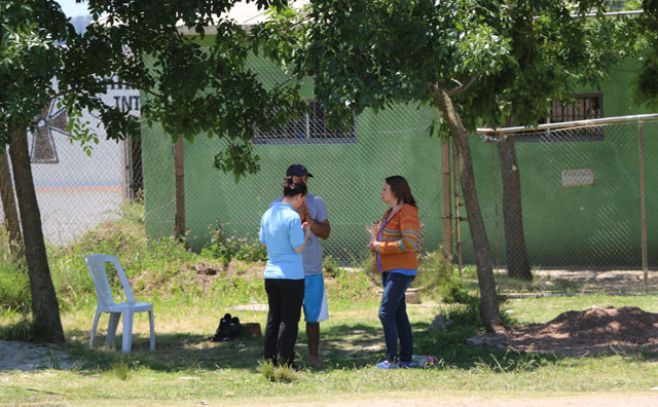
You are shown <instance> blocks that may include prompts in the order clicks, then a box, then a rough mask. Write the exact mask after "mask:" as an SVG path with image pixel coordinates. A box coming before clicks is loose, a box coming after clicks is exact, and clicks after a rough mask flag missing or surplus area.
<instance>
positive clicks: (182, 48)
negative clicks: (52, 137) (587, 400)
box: [0, 0, 303, 177]
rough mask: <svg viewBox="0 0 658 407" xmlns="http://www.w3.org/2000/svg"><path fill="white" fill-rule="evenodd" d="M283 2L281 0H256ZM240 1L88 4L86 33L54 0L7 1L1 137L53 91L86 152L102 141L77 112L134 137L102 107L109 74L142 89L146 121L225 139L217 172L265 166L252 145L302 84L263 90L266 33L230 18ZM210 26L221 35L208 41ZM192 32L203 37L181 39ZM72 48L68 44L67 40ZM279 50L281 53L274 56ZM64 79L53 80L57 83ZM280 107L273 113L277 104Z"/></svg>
mask: <svg viewBox="0 0 658 407" xmlns="http://www.w3.org/2000/svg"><path fill="white" fill-rule="evenodd" d="M250 2H252V3H255V4H256V6H257V8H259V9H266V8H270V7H275V8H280V9H281V10H283V9H282V7H283V6H285V5H286V4H287V2H286V1H282V0H256V1H250ZM235 3H236V1H235V0H192V1H190V0H187V1H172V2H162V1H156V0H140V1H132V2H127V1H124V0H89V1H88V5H89V8H90V10H91V12H92V15H93V16H94V21H93V22H92V24H91V25H90V26H89V27H88V30H87V31H86V32H85V33H84V34H82V35H80V34H76V33H75V30H74V29H73V27H72V26H71V25H70V24H68V22H67V19H66V17H65V16H64V14H63V13H62V12H61V9H60V7H59V5H58V3H57V2H56V1H54V0H20V1H19V0H7V1H3V2H2V3H0V41H2V42H1V43H0V141H2V140H8V135H9V128H11V127H13V128H25V127H29V126H30V125H31V124H32V122H33V120H34V117H35V116H36V114H37V113H38V112H39V111H40V110H41V109H42V107H43V106H44V105H45V104H47V103H48V102H49V101H50V100H51V99H52V98H53V97H55V96H56V95H59V96H61V101H62V103H63V104H64V105H65V106H66V108H67V111H68V112H69V117H71V118H73V120H72V124H71V126H70V127H71V128H70V129H69V130H70V131H71V132H72V134H73V139H72V140H73V141H77V142H79V143H80V144H81V145H82V146H83V148H84V149H85V152H87V153H90V152H91V146H92V145H93V143H94V142H98V136H97V135H95V134H94V130H95V129H91V128H89V124H88V123H83V122H81V120H80V117H81V114H80V112H82V111H84V110H89V111H93V112H95V114H96V115H97V116H98V117H99V118H100V120H101V122H102V124H103V125H104V127H105V130H106V133H107V137H108V138H110V139H115V140H120V139H123V138H125V137H127V136H128V135H129V134H135V133H136V131H137V129H138V123H137V121H136V120H135V118H133V117H131V116H129V115H127V113H123V112H121V111H119V110H118V109H116V108H113V107H110V106H106V105H105V104H103V102H102V100H101V98H100V95H101V94H102V93H104V92H105V88H106V86H107V84H108V83H109V82H110V81H111V79H109V78H113V77H114V78H116V77H118V78H120V80H121V81H122V82H123V83H125V84H129V85H130V86H132V87H133V88H136V89H140V90H141V91H142V92H143V94H144V95H145V97H144V98H142V99H143V101H142V119H143V120H145V121H146V122H153V121H159V122H161V123H162V124H163V126H164V128H165V130H166V131H167V132H168V133H169V134H171V135H172V138H174V139H176V138H178V137H181V136H182V137H186V138H188V139H192V138H193V137H194V136H195V135H197V134H200V133H206V134H208V135H209V136H211V137H218V138H227V139H228V140H229V141H230V142H229V147H228V148H227V150H226V151H224V152H222V153H220V154H218V156H217V159H216V166H217V168H219V169H221V170H223V171H233V172H234V173H235V174H236V177H239V176H241V175H244V174H247V173H253V172H255V171H257V170H258V165H257V160H258V158H257V156H256V155H255V154H254V153H253V147H252V146H251V144H250V141H251V138H252V137H253V135H254V130H255V128H257V127H258V128H262V129H268V128H271V127H273V126H278V125H280V124H282V123H285V121H287V120H288V119H289V118H290V117H293V116H294V115H297V114H299V112H300V111H301V109H302V107H303V106H302V103H301V102H300V100H299V92H298V84H297V83H295V82H290V81H287V82H285V83H280V84H278V85H277V86H275V87H274V88H271V89H266V88H265V87H264V86H263V85H262V84H261V82H260V81H259V79H258V77H257V76H256V74H255V73H254V72H252V71H251V70H250V69H249V67H248V63H247V62H248V59H249V58H250V57H251V55H252V54H251V53H250V51H251V50H259V49H261V44H262V43H263V37H262V36H259V35H258V34H259V33H258V31H254V32H248V31H246V30H245V29H244V28H243V27H240V26H238V25H237V24H236V23H235V22H233V21H232V20H230V19H229V18H228V15H227V12H228V11H229V10H230V9H231V8H232V7H233V6H234V5H235ZM209 26H213V29H212V30H213V31H215V32H216V34H215V37H214V41H206V40H204V37H205V36H206V34H207V31H209ZM183 29H186V30H188V31H187V32H189V31H193V32H196V33H197V34H199V36H198V37H194V36H189V35H183V34H182V33H181V30H183ZM62 42H63V43H65V45H63V43H62ZM271 55H274V54H271ZM53 80H55V82H56V83H57V86H56V87H53V86H52V81H53ZM273 106H276V110H275V109H273V108H272V107H273Z"/></svg>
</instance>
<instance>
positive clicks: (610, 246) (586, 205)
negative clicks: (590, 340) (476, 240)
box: [474, 115, 658, 287]
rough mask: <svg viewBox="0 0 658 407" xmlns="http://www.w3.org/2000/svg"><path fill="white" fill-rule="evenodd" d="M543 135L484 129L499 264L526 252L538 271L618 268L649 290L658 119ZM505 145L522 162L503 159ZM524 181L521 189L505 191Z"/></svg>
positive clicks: (656, 254) (656, 248)
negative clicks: (647, 282)
mask: <svg viewBox="0 0 658 407" xmlns="http://www.w3.org/2000/svg"><path fill="white" fill-rule="evenodd" d="M540 128H541V130H534V131H533V130H529V129H527V128H520V127H516V128H506V129H497V131H493V129H481V131H480V135H481V140H482V141H483V142H482V143H478V145H474V148H475V150H476V151H478V152H479V153H480V154H479V156H478V157H479V158H480V159H482V160H484V161H486V163H484V162H481V163H480V165H484V166H488V167H490V169H491V176H490V177H488V180H489V182H490V183H491V187H490V188H487V187H485V188H482V191H481V192H482V193H481V195H480V199H481V202H487V201H489V199H490V201H489V202H491V204H489V205H487V204H486V203H485V204H484V205H483V208H484V209H483V210H484V212H485V219H486V222H487V231H488V233H489V238H490V241H491V246H492V249H493V253H494V257H495V259H494V260H495V263H496V264H497V265H498V266H499V267H503V268H504V267H506V266H508V265H510V264H512V263H515V262H517V263H518V262H519V261H521V262H523V260H525V259H524V253H527V261H528V262H529V264H530V266H531V267H533V268H534V269H535V270H536V271H541V270H553V271H558V273H557V274H555V275H559V271H560V270H574V269H577V270H589V271H597V270H598V271H600V270H607V271H611V270H612V271H616V273H617V275H618V276H619V277H620V278H621V277H624V276H626V277H628V278H629V279H631V280H639V281H636V283H637V286H638V287H641V286H642V285H643V280H644V279H645V278H647V279H650V278H651V273H648V271H649V270H650V269H652V268H653V269H655V268H656V265H658V217H656V216H655V214H656V210H657V209H658V193H657V192H656V191H658V176H657V174H658V163H657V162H656V161H655V160H653V159H652V157H655V156H656V154H658V137H657V136H658V122H657V121H656V115H643V116H630V117H625V118H624V117H622V118H610V119H595V120H589V121H574V122H571V123H556V124H553V125H550V124H549V125H542V126H540ZM505 143H508V147H507V148H508V149H509V148H511V149H513V150H514V152H515V154H516V161H513V160H510V157H509V155H508V156H505V155H504V154H503V152H502V151H503V150H504V149H505V147H504V146H503V145H504V144H505ZM505 166H507V167H508V168H509V169H511V171H501V170H502V169H504V168H505ZM519 175H520V176H519ZM515 176H518V181H519V184H518V186H517V189H515V188H511V189H507V188H505V185H504V184H505V182H507V183H508V186H509V184H514V183H515V180H514V178H515ZM485 177H486V176H485ZM504 177H508V179H505V178H504ZM503 191H504V192H505V193H503ZM506 205H507V208H508V211H507V212H506V211H505V206H506ZM519 208H520V209H519ZM510 209H511V210H510ZM519 211H520V212H519ZM506 222H509V223H507V224H506ZM515 222H516V223H515ZM519 222H520V223H519ZM519 225H522V227H521V228H520V227H519ZM519 241H520V242H521V244H524V245H525V250H524V248H523V246H522V245H521V246H520V245H519V243H518V242H519ZM508 247H509V253H507V248H508ZM637 271H643V272H637ZM627 272H629V273H627ZM613 274H614V273H613ZM609 275H610V276H612V274H609ZM591 277H592V278H594V277H595V274H592V276H591ZM649 283H650V282H649Z"/></svg>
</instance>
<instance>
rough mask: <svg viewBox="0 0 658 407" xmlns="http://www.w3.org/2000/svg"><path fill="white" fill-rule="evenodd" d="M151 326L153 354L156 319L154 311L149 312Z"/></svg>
mask: <svg viewBox="0 0 658 407" xmlns="http://www.w3.org/2000/svg"><path fill="white" fill-rule="evenodd" d="M149 326H150V329H151V338H150V340H149V345H150V349H151V352H153V351H155V318H154V317H153V310H151V311H149Z"/></svg>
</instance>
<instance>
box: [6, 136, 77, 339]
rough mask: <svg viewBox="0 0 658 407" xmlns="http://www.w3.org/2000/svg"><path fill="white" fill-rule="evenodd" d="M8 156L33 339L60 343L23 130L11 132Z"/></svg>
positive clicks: (56, 303)
mask: <svg viewBox="0 0 658 407" xmlns="http://www.w3.org/2000/svg"><path fill="white" fill-rule="evenodd" d="M10 137H11V138H10V145H9V147H10V148H9V154H10V156H11V164H12V169H13V170H14V180H15V184H16V196H17V197H18V207H19V209H20V214H21V224H22V226H23V241H24V243H25V260H26V261H27V269H28V277H29V280H30V292H31V294H32V328H33V330H32V331H33V334H34V336H35V337H36V338H37V339H39V340H43V341H46V342H52V343H63V342H64V341H65V338H64V330H63V329H62V321H61V319H60V317H59V304H58V302H57V295H56V293H55V287H54V286H53V281H52V278H51V276H50V268H49V266H48V256H47V254H46V244H45V242H44V240H43V231H42V229H41V214H40V213H39V205H38V203H37V195H36V192H35V190H34V180H33V179H32V167H31V166H30V157H29V154H28V149H27V133H26V131H25V130H22V129H21V130H16V129H12V131H11V133H10Z"/></svg>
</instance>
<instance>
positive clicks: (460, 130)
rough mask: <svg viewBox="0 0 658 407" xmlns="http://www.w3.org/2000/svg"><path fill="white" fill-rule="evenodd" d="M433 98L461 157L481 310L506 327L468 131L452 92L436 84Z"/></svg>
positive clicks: (495, 326) (487, 321)
mask: <svg viewBox="0 0 658 407" xmlns="http://www.w3.org/2000/svg"><path fill="white" fill-rule="evenodd" d="M433 97H434V101H435V102H436V104H437V105H438V106H439V109H440V110H441V112H442V113H443V117H444V119H445V120H446V121H447V123H448V127H449V128H450V133H451V134H452V138H453V141H454V143H455V148H456V149H457V153H458V154H459V156H460V157H461V160H460V163H459V173H460V175H461V187H462V193H463V195H464V203H465V206H466V214H467V217H468V226H469V229H470V231H471V236H472V238H473V249H474V251H475V265H476V267H477V276H478V286H479V288H480V313H481V315H482V322H483V324H484V325H485V327H486V328H487V329H489V330H491V331H500V330H503V329H504V328H503V326H502V321H501V319H500V310H499V307H498V298H497V297H496V282H495V280H494V275H493V266H492V261H491V249H490V248H489V240H488V238H487V231H486V229H485V227H484V221H483V219H482V212H481V211H480V202H479V200H478V196H477V189H476V186H475V174H474V172H473V161H472V159H471V147H470V146H469V143H468V131H467V130H466V128H465V127H464V125H463V124H462V121H461V117H460V116H459V113H458V112H457V111H456V110H455V107H454V104H453V102H452V99H451V98H450V95H449V94H448V92H447V91H445V90H444V89H441V88H440V87H438V86H433Z"/></svg>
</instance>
